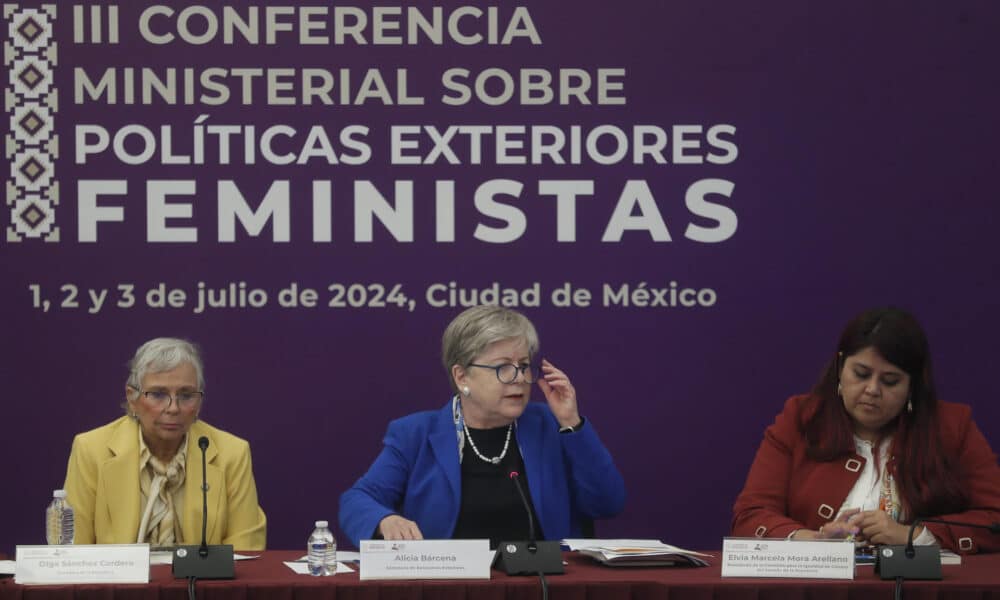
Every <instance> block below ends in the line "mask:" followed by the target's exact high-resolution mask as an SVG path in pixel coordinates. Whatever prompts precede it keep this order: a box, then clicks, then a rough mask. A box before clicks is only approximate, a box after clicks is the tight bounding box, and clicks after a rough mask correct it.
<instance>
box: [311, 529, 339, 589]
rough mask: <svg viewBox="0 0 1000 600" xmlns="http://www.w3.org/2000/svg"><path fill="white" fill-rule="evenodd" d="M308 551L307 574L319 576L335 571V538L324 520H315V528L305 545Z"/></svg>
mask: <svg viewBox="0 0 1000 600" xmlns="http://www.w3.org/2000/svg"><path fill="white" fill-rule="evenodd" d="M306 549H307V550H308V552H309V574H310V575H315V576H317V577H321V576H323V575H333V574H335V573H336V572H337V540H335V539H334V537H333V533H332V532H331V531H330V524H329V523H328V522H326V521H316V529H314V530H313V532H312V535H310V536H309V542H308V544H307V545H306Z"/></svg>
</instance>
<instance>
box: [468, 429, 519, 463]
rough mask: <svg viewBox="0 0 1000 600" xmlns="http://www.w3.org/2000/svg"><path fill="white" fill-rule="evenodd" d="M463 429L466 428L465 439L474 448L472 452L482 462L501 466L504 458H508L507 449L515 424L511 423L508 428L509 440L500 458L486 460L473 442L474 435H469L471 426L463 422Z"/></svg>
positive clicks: (506, 441)
mask: <svg viewBox="0 0 1000 600" xmlns="http://www.w3.org/2000/svg"><path fill="white" fill-rule="evenodd" d="M462 427H463V428H465V439H467V440H469V445H470V446H472V451H473V452H475V453H476V456H478V457H479V458H480V459H481V460H483V461H485V462H488V463H490V464H492V465H499V464H500V461H501V460H503V457H504V456H507V447H508V446H510V432H511V430H513V429H514V424H513V423H511V424H510V425H508V426H507V439H506V440H505V441H504V443H503V450H501V451H500V455H499V456H494V457H493V458H486V457H485V456H483V455H482V453H480V452H479V448H476V442H474V441H472V434H471V433H469V426H468V425H466V424H465V420H464V419H463V420H462Z"/></svg>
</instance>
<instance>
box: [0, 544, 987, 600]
mask: <svg viewBox="0 0 1000 600" xmlns="http://www.w3.org/2000/svg"><path fill="white" fill-rule="evenodd" d="M712 554H714V555H715V556H716V557H718V556H719V554H720V553H719V552H712ZM300 556H302V552H301V551H291V550H269V551H267V552H264V553H262V554H261V555H260V557H259V558H256V559H254V560H247V561H240V562H238V563H237V564H236V578H235V579H233V580H229V581H202V582H198V584H197V596H198V599H199V600H255V599H271V598H274V599H278V600H321V599H324V600H325V599H338V600H345V599H346V600H397V599H398V600H417V599H421V600H438V599H440V600H462V599H465V598H474V599H485V600H501V599H502V600H529V599H532V600H534V599H537V598H540V597H541V586H540V583H539V580H538V578H537V577H511V576H508V575H507V574H505V573H503V572H500V571H497V570H494V571H493V574H492V578H491V579H489V580H448V581H360V580H359V578H358V573H357V572H354V573H347V574H339V575H335V576H332V577H310V576H308V575H296V574H295V573H293V572H292V571H291V570H290V569H289V568H288V567H286V566H285V565H284V564H283V561H286V560H294V559H296V558H298V557H300ZM565 560H566V562H567V565H566V574H565V575H549V576H548V577H547V579H548V582H549V597H550V598H551V599H552V600H646V599H649V600H654V599H655V600H688V599H691V600H708V599H716V598H717V599H720V600H729V599H732V600H751V599H752V600H767V599H770V598H774V599H784V598H791V599H802V600H806V599H808V600H827V599H829V600H865V599H868V598H878V599H890V598H892V596H893V590H894V582H891V581H882V580H881V579H879V578H878V577H877V576H876V575H875V574H874V573H873V572H872V567H871V566H859V567H857V572H856V578H855V579H854V580H853V581H840V580H808V579H756V578H753V579H750V578H741V579H734V578H725V579H723V578H722V577H721V574H720V573H721V567H720V565H719V561H718V559H717V558H716V559H715V560H712V561H710V562H711V565H710V566H708V567H702V568H694V567H664V568H657V567H605V566H602V565H600V564H598V563H596V562H595V561H593V560H592V559H590V558H587V557H584V556H580V555H576V554H573V553H567V554H565ZM353 566H354V567H355V568H356V567H357V565H353ZM942 569H943V572H944V578H943V580H941V581H908V582H906V583H905V584H904V587H903V597H904V598H906V599H908V600H922V599H942V600H944V599H948V600H952V599H956V600H958V599H963V600H964V599H969V600H972V599H975V600H986V599H996V600H1000V554H994V555H979V556H965V557H963V558H962V564H961V565H946V566H944V567H942ZM87 598H99V599H101V600H153V599H156V600H175V599H176V600H183V599H185V598H187V584H186V582H185V581H184V580H175V579H173V577H172V576H171V573H170V567H169V566H166V565H162V566H160V565H158V566H154V567H152V569H151V572H150V582H149V583H148V584H141V585H120V584H118V585H56V586H24V585H17V584H15V583H14V581H13V580H12V579H10V578H6V579H2V580H0V600H62V599H87Z"/></svg>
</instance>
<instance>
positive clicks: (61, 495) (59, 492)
mask: <svg viewBox="0 0 1000 600" xmlns="http://www.w3.org/2000/svg"><path fill="white" fill-rule="evenodd" d="M52 497H53V498H65V497H66V490H52Z"/></svg>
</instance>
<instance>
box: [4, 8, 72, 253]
mask: <svg viewBox="0 0 1000 600" xmlns="http://www.w3.org/2000/svg"><path fill="white" fill-rule="evenodd" d="M3 17H4V21H5V22H6V23H7V40H6V41H5V42H4V45H3V64H4V67H5V68H6V70H7V73H8V80H7V85H6V87H5V88H4V111H5V112H6V114H7V116H8V117H9V119H10V130H9V133H8V134H7V137H6V139H5V140H4V157H5V158H6V159H7V161H8V163H9V164H10V179H9V180H8V181H7V185H6V197H7V206H9V207H10V221H11V225H9V226H8V227H7V241H8V242H20V241H22V240H23V239H25V238H28V239H44V240H45V241H46V242H58V241H59V227H58V226H57V225H56V209H55V207H56V205H58V204H59V182H58V181H56V180H55V162H56V159H58V158H59V136H58V135H56V133H55V127H54V124H55V123H54V122H55V114H56V113H57V112H58V110H59V91H58V90H57V89H56V87H55V80H54V75H55V73H54V69H55V67H56V63H57V61H56V58H57V52H56V50H57V44H56V42H55V39H54V36H53V21H54V20H55V18H56V5H55V4H43V5H42V6H41V8H21V7H20V5H18V4H4V5H3Z"/></svg>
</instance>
